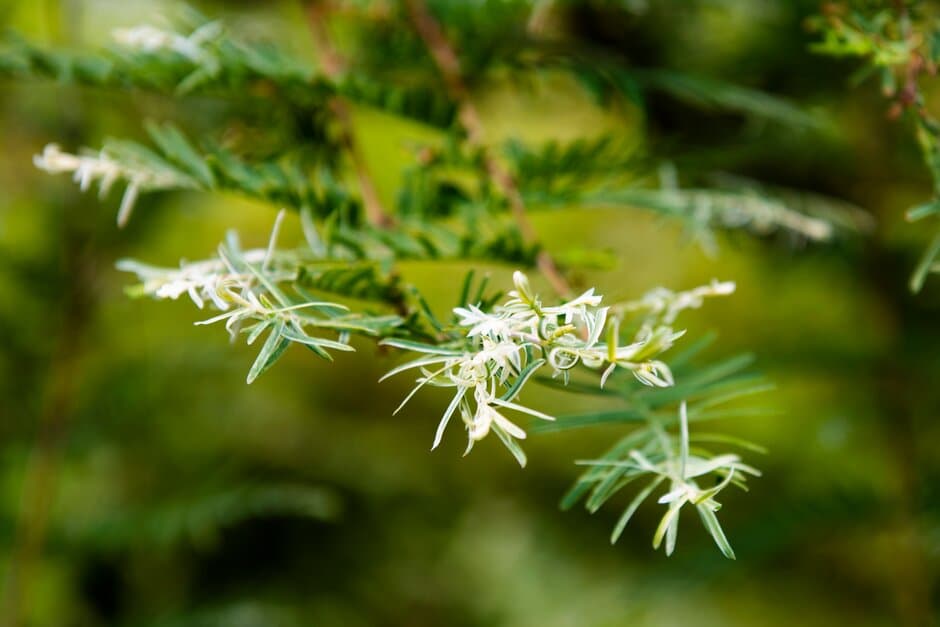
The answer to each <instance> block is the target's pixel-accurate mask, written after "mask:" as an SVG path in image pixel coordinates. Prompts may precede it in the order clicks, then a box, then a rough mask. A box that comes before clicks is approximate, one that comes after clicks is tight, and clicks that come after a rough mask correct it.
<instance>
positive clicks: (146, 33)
mask: <svg viewBox="0 0 940 627" xmlns="http://www.w3.org/2000/svg"><path fill="white" fill-rule="evenodd" d="M221 34H222V25H221V23H219V22H209V23H207V24H204V25H202V26H200V27H199V28H197V29H196V30H195V31H193V32H192V33H191V34H190V35H188V36H184V35H181V34H179V33H177V32H174V31H170V30H165V29H162V28H157V27H155V26H150V25H149V24H144V25H141V26H135V27H133V28H118V29H116V30H115V31H114V32H113V33H112V37H113V38H114V41H115V42H116V43H117V44H118V45H120V46H123V47H125V48H129V49H132V50H139V51H141V52H145V53H148V54H153V53H156V52H160V51H164V50H165V51H170V52H175V53H176V54H179V55H181V56H183V57H186V58H187V59H189V60H190V61H192V62H193V63H196V64H202V65H210V66H213V67H214V66H217V65H218V61H217V60H216V58H215V57H214V56H213V55H212V54H211V53H210V52H209V51H207V50H206V48H205V45H206V43H207V42H209V41H212V40H213V39H216V38H218V37H219V35H221Z"/></svg>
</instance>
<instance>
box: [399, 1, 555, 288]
mask: <svg viewBox="0 0 940 627" xmlns="http://www.w3.org/2000/svg"><path fill="white" fill-rule="evenodd" d="M406 5H407V7H408V13H409V15H410V17H411V21H412V23H413V24H414V27H415V30H416V31H417V32H418V35H419V36H420V37H421V39H422V40H423V41H424V44H425V46H427V49H428V52H429V53H430V54H431V57H432V58H433V59H434V63H435V64H436V65H437V68H438V70H439V71H440V73H441V75H442V76H443V78H444V83H445V84H446V86H447V91H448V92H449V93H450V96H451V98H453V99H454V100H455V101H456V102H457V105H458V118H459V120H460V123H461V125H462V126H463V128H464V130H465V131H466V133H467V139H468V141H469V142H470V144H471V145H473V146H477V147H480V148H482V149H483V157H484V161H485V165H486V170H487V173H488V174H489V176H490V179H491V180H492V181H493V183H494V184H495V185H496V187H497V188H499V190H500V191H501V192H502V193H503V194H504V195H505V196H506V199H507V200H508V202H509V208H510V211H512V215H513V219H514V220H515V221H516V224H517V225H518V227H519V231H520V232H521V233H522V237H523V239H524V240H525V241H526V243H529V244H535V243H536V242H537V241H538V235H537V234H536V232H535V228H534V227H533V226H532V223H531V222H530V221H529V218H528V216H527V215H526V208H525V202H524V201H523V199H522V195H521V194H520V193H519V187H518V186H517V185H516V182H515V181H514V180H513V177H512V174H510V172H509V171H508V170H507V169H506V168H505V167H503V165H502V164H501V163H500V162H499V160H498V159H497V158H496V156H495V155H494V154H493V153H492V151H491V150H489V149H488V148H487V147H486V146H485V143H484V136H485V134H484V127H483V122H482V120H481V119H480V114H479V112H478V111H477V108H476V106H475V105H474V104H473V101H472V100H471V98H470V92H469V90H468V89H467V86H466V84H465V83H464V80H463V76H462V75H461V70H460V59H459V58H458V57H457V53H456V51H455V50H454V47H453V46H452V45H451V43H450V41H448V39H447V37H446V35H445V34H444V30H443V28H442V27H441V25H440V24H439V23H438V21H437V20H436V19H435V18H434V16H433V15H431V12H430V11H429V10H428V8H427V5H425V3H424V1H423V0H408V1H407V2H406ZM536 265H537V266H538V269H539V271H540V272H541V273H542V275H543V276H544V277H545V278H546V279H547V280H548V282H549V283H550V284H551V286H552V289H554V290H555V292H557V293H558V295H559V296H562V297H564V298H567V297H569V296H570V295H571V287H570V286H569V285H568V281H567V280H566V279H565V277H564V275H562V273H561V271H560V270H559V269H558V266H557V264H556V263H555V260H554V259H553V258H552V256H551V255H550V254H549V253H548V252H547V251H544V250H542V251H539V253H538V255H537V257H536Z"/></svg>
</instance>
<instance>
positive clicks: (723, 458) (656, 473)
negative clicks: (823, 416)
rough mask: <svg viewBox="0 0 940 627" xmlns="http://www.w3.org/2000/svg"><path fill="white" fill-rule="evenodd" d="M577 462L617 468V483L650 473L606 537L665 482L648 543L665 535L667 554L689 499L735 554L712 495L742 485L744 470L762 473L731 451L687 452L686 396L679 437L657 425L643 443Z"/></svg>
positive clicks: (727, 551)
mask: <svg viewBox="0 0 940 627" xmlns="http://www.w3.org/2000/svg"><path fill="white" fill-rule="evenodd" d="M578 463H579V464H581V465H588V466H597V467H602V468H609V469H610V470H611V471H613V472H615V473H616V474H615V475H613V476H614V477H615V478H616V479H617V480H618V481H620V482H622V483H628V482H631V481H634V480H636V479H637V478H639V477H641V476H644V475H647V476H649V475H651V476H652V480H651V481H650V482H649V483H648V484H647V485H646V487H644V488H642V489H641V490H640V491H639V492H638V493H637V495H636V496H635V497H634V499H633V501H632V502H631V503H630V504H629V505H628V506H627V508H626V509H625V510H624V512H623V515H622V516H621V517H620V520H619V521H618V522H617V525H616V526H615V527H614V531H613V533H612V534H611V542H616V541H617V539H618V538H619V537H620V534H621V533H622V532H623V530H624V528H625V527H626V525H627V523H628V522H629V521H630V519H631V518H632V516H633V514H634V513H635V512H636V510H637V508H639V506H640V505H641V504H642V503H643V501H645V500H646V499H647V498H648V497H649V496H650V494H652V493H653V491H654V490H656V488H657V487H659V486H660V485H661V484H662V483H663V482H668V485H669V488H668V491H667V492H666V493H665V494H663V495H662V496H661V497H659V499H658V500H657V502H658V503H660V504H662V505H666V506H667V509H666V513H665V514H664V515H663V517H662V519H661V520H660V522H659V526H658V527H657V528H656V532H655V533H654V534H653V548H654V549H658V548H659V547H660V546H661V545H662V543H663V540H665V551H666V554H667V555H671V554H672V552H673V551H674V550H675V546H676V538H677V536H678V533H679V512H680V510H681V509H682V508H683V507H684V506H685V505H692V506H693V507H695V509H696V510H697V511H698V514H699V517H700V518H701V519H702V523H703V524H704V526H705V528H706V529H707V530H708V532H709V534H710V535H711V536H712V538H713V539H714V540H715V543H716V544H717V545H718V547H719V548H720V549H721V551H722V553H724V554H725V556H726V557H728V558H730V559H734V551H733V550H732V548H731V545H730V543H729V542H728V540H727V538H726V537H725V534H724V531H723V530H722V528H721V525H720V524H719V522H718V518H717V516H716V515H715V514H716V512H717V511H718V510H719V509H721V503H719V502H718V501H716V500H715V497H716V496H717V495H718V494H719V493H720V492H721V491H722V490H724V489H725V488H727V487H728V486H729V485H737V486H738V487H740V488H742V489H746V485H745V482H746V478H747V475H751V476H755V477H758V476H760V474H761V473H760V471H759V470H757V469H756V468H753V467H751V466H749V465H747V464H745V463H743V462H742V461H741V458H740V457H739V456H737V455H734V454H724V455H715V456H711V457H703V456H701V455H697V454H691V453H690V450H689V418H688V410H687V407H686V403H685V402H683V403H681V404H680V406H679V437H678V442H675V440H674V438H673V437H672V436H670V435H668V434H667V433H666V431H665V430H663V429H662V428H661V427H660V428H658V429H656V430H655V435H654V437H652V438H650V439H649V442H648V443H647V445H646V446H645V447H643V448H642V449H641V448H635V449H632V450H630V451H629V454H628V456H627V458H626V459H622V460H618V459H600V460H585V461H580V462H578ZM705 479H708V482H709V483H711V487H707V488H706V487H702V486H700V485H699V483H700V482H703V481H704V480H705Z"/></svg>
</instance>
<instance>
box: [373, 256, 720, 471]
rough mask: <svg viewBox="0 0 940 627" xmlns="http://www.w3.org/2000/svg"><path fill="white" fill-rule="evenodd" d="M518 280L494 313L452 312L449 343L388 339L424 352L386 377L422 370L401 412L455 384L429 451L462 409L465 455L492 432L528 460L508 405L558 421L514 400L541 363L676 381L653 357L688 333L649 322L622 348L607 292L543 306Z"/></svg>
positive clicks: (656, 382)
mask: <svg viewBox="0 0 940 627" xmlns="http://www.w3.org/2000/svg"><path fill="white" fill-rule="evenodd" d="M513 282H514V284H515V287H516V289H515V290H514V291H512V292H510V293H509V297H510V298H509V300H508V301H506V302H505V303H503V304H502V305H498V306H496V307H494V308H493V310H492V311H483V310H482V309H481V308H480V307H479V306H477V305H473V304H468V305H466V306H465V307H457V308H456V309H454V310H453V311H454V314H455V316H456V321H457V324H458V326H459V327H461V332H462V336H461V338H460V339H458V338H455V339H454V340H453V342H452V344H450V345H445V346H434V345H423V344H417V343H415V342H410V341H406V340H396V339H387V340H385V341H384V343H385V344H388V345H391V346H397V347H399V348H403V349H406V350H412V351H415V352H418V353H423V354H424V355H423V356H421V357H419V358H417V359H414V360H412V361H410V362H407V363H405V364H403V365H401V366H398V367H396V368H393V369H392V370H391V371H390V372H388V373H387V374H386V375H385V376H384V377H382V379H385V378H387V377H390V376H392V375H395V374H398V373H400V372H403V371H405V370H409V369H414V368H417V369H419V370H420V372H421V376H420V377H418V379H417V385H416V386H415V388H414V389H412V391H411V392H410V393H409V394H408V395H407V396H406V398H405V400H404V401H403V402H402V404H401V405H400V406H399V407H398V409H396V413H397V412H398V411H399V410H400V409H401V408H402V407H404V405H405V404H406V403H407V402H408V401H409V400H410V399H411V398H412V397H413V396H414V394H415V393H417V391H418V390H420V389H421V388H422V387H424V386H425V385H433V386H439V387H451V388H455V394H454V397H453V399H452V400H451V403H450V404H449V405H448V407H447V409H446V411H445V412H444V414H443V416H442V417H441V419H440V422H439V424H438V428H437V432H436V434H435V437H434V443H433V445H432V447H431V448H432V449H434V448H437V446H438V445H439V444H440V442H441V439H442V438H443V434H444V431H445V429H446V427H447V425H448V424H449V422H450V419H451V418H452V417H453V416H454V415H455V414H457V412H458V411H459V412H460V416H461V418H462V419H463V422H464V424H465V426H466V427H467V434H468V446H467V451H468V452H469V451H470V449H471V448H472V447H473V443H474V442H477V441H479V440H481V439H483V438H485V437H486V436H487V435H488V434H489V433H491V432H492V433H496V434H497V435H498V436H499V438H500V440H502V441H503V443H504V444H505V445H506V446H507V447H508V448H509V449H510V450H511V451H512V452H513V454H514V455H515V456H516V458H517V459H518V460H519V461H520V463H524V461H525V457H524V455H523V453H522V451H521V450H520V449H519V448H518V445H516V444H515V440H516V439H523V438H524V437H525V431H524V430H523V429H521V428H520V427H519V426H518V425H516V424H515V423H513V422H511V421H510V420H509V419H507V418H506V417H505V416H504V415H503V413H504V410H506V409H510V410H513V411H517V412H522V413H527V414H529V415H532V416H535V417H538V418H541V419H544V420H552V419H553V418H552V416H549V415H547V414H544V413H542V412H539V411H536V410H533V409H531V408H528V407H525V406H524V405H520V404H518V403H515V402H514V399H515V398H516V397H517V396H518V395H519V392H520V391H521V389H522V387H523V386H524V384H525V383H526V382H527V381H528V379H529V377H530V376H531V375H532V374H533V373H534V372H535V371H536V370H538V369H540V368H541V367H543V366H544V365H548V366H549V367H550V368H552V370H554V372H555V374H556V375H558V374H561V375H563V376H565V377H567V374H568V371H569V370H570V369H572V368H574V367H575V366H577V365H579V364H582V365H584V366H586V367H587V368H590V369H600V368H602V367H604V366H605V364H606V368H604V371H603V374H602V375H601V379H600V383H601V385H602V386H603V385H604V384H605V383H606V381H607V379H608V377H610V375H611V374H612V373H613V371H614V370H615V369H617V368H622V369H626V370H629V371H631V372H632V373H633V375H634V376H635V377H636V378H637V379H638V380H639V381H640V382H642V383H643V384H644V385H649V386H653V387H668V386H671V385H673V376H672V372H671V371H670V369H669V367H668V366H667V365H666V364H665V363H664V362H662V361H659V360H657V359H654V358H655V357H656V356H657V355H659V354H661V353H662V352H663V351H665V350H668V349H669V348H670V347H671V346H672V343H673V342H674V341H675V340H676V339H678V338H679V337H680V336H681V335H682V334H683V332H681V331H679V332H674V331H673V330H672V329H671V328H669V327H667V326H662V325H660V326H657V327H655V328H653V327H651V326H648V325H647V326H644V327H643V328H641V329H640V332H639V333H638V334H637V335H636V337H635V338H634V341H633V342H631V343H629V344H626V345H624V346H620V345H619V341H620V339H619V335H620V333H619V319H616V318H614V319H613V320H611V319H610V317H609V315H608V314H609V311H610V309H609V308H608V307H601V306H600V304H601V302H602V300H603V297H602V296H600V295H598V294H595V293H594V290H593V289H589V290H587V291H586V292H584V293H583V294H581V295H580V296H578V297H577V298H575V299H573V300H571V301H568V302H566V303H562V304H560V305H557V306H551V307H544V306H542V304H541V302H540V301H539V299H538V296H537V295H536V294H535V293H534V292H533V291H532V288H531V286H530V284H529V281H528V279H527V278H526V276H525V275H524V274H522V273H521V272H516V273H515V274H514V275H513ZM727 285H728V284H715V285H714V286H712V287H711V288H710V289H711V291H714V292H722V291H727V289H728V288H727ZM670 294H671V292H670ZM704 295H708V294H707V293H706V292H704V291H701V290H700V291H699V292H694V293H693V294H692V295H690V296H687V297H683V299H682V304H683V306H690V305H688V303H691V302H694V299H695V298H699V299H700V298H701V297H702V296H704ZM669 302H670V303H671V302H672V301H671V300H670V301H669ZM647 308H648V306H647ZM450 346H453V348H451V347H450ZM565 381H567V378H565ZM500 389H505V393H504V394H503V395H502V396H500V395H498V393H497V391H498V390H500Z"/></svg>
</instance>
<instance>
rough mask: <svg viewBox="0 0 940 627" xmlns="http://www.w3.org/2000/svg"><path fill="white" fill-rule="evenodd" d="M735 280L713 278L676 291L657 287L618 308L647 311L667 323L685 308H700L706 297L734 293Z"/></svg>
mask: <svg viewBox="0 0 940 627" xmlns="http://www.w3.org/2000/svg"><path fill="white" fill-rule="evenodd" d="M734 290H735V284H734V282H733V281H715V280H712V282H711V283H709V284H708V285H701V286H699V287H696V288H694V289H691V290H686V291H684V292H674V291H672V290H670V289H666V288H664V287H657V288H655V289H653V290H650V291H649V292H647V293H646V294H644V295H643V298H641V299H640V300H638V301H631V302H628V303H624V304H622V305H620V306H618V307H617V308H618V309H619V310H622V311H645V312H646V313H647V314H648V316H649V318H650V319H658V320H661V321H662V322H664V323H666V324H672V323H673V322H675V320H676V317H677V316H678V315H679V314H680V313H681V312H682V311H683V310H685V309H698V308H699V307H701V306H702V302H703V301H704V300H705V298H708V297H711V296H728V295H729V294H733V293H734Z"/></svg>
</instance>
